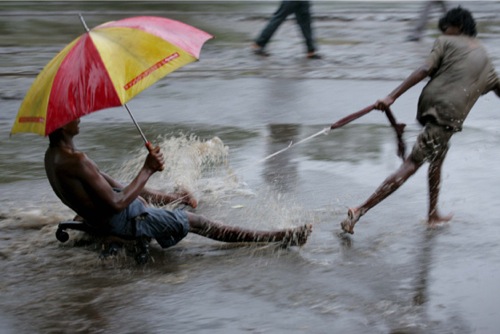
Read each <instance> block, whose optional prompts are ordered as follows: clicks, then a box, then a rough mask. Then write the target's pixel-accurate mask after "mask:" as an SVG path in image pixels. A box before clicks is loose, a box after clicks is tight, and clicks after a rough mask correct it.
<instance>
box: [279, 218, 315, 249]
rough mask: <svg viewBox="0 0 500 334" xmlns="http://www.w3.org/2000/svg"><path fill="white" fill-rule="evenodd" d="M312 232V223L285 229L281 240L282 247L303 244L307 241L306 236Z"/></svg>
mask: <svg viewBox="0 0 500 334" xmlns="http://www.w3.org/2000/svg"><path fill="white" fill-rule="evenodd" d="M311 233H312V225H311V224H305V225H303V226H299V227H296V228H293V229H290V230H288V231H287V233H286V235H285V237H284V238H283V240H282V241H281V244H282V246H283V247H289V246H299V247H300V246H303V245H305V243H306V242H307V238H309V236H310V235H311Z"/></svg>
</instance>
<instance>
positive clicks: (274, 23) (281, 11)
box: [254, 1, 297, 56]
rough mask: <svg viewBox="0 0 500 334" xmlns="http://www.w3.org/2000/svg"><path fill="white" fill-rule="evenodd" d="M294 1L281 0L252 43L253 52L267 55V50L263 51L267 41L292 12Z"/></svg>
mask: <svg viewBox="0 0 500 334" xmlns="http://www.w3.org/2000/svg"><path fill="white" fill-rule="evenodd" d="M296 5H297V4H296V1H282V2H281V4H280V6H279V8H278V10H277V11H276V12H275V13H274V14H273V16H272V17H271V19H270V20H269V22H268V23H267V25H266V26H265V27H264V29H263V30H262V32H261V33H260V35H259V36H258V37H257V39H256V40H255V43H254V52H255V53H256V54H259V55H263V56H267V55H269V54H268V53H267V52H265V51H263V50H264V48H265V47H266V45H267V43H268V42H269V40H270V39H271V37H272V36H273V34H274V33H275V32H276V30H277V29H278V28H279V26H280V25H281V24H282V23H283V22H284V21H285V20H286V18H287V17H288V16H289V15H290V14H292V13H293V12H294V10H295V6H296Z"/></svg>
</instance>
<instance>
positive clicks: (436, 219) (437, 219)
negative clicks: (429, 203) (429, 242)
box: [427, 212, 453, 227]
mask: <svg viewBox="0 0 500 334" xmlns="http://www.w3.org/2000/svg"><path fill="white" fill-rule="evenodd" d="M452 218H453V214H451V213H450V214H448V215H444V216H441V215H440V214H439V213H438V212H436V213H434V214H432V215H429V219H428V220H427V225H428V226H429V227H436V225H438V224H440V223H446V222H449V221H450V220H451V219H452Z"/></svg>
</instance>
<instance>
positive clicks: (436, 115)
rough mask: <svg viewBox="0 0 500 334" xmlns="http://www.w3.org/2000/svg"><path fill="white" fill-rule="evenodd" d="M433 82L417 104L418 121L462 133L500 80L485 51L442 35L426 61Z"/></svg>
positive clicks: (472, 41) (465, 40)
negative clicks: (481, 100) (476, 106)
mask: <svg viewBox="0 0 500 334" xmlns="http://www.w3.org/2000/svg"><path fill="white" fill-rule="evenodd" d="M427 64H428V65H430V71H429V75H430V77H431V80H430V81H429V82H428V83H427V85H426V86H425V87H424V89H423V90H422V93H421V94H420V98H419V101H418V113H417V119H418V121H419V122H420V123H421V124H425V123H427V122H428V121H429V120H432V121H433V122H435V123H437V124H439V125H442V126H446V127H449V128H451V129H452V130H453V131H461V130H462V124H463V122H464V120H465V118H466V117H467V115H468V114H469V111H470V110H471V108H472V106H473V105H474V104H475V103H476V101H477V99H478V98H479V96H481V95H482V94H486V93H488V92H489V91H491V90H492V89H493V88H494V87H495V86H496V85H497V83H498V76H497V74H496V73H495V69H494V68H493V65H492V64H491V61H490V59H489V57H488V54H487V52H486V50H485V49H484V47H483V46H482V45H481V44H480V43H479V41H478V40H477V39H475V38H472V37H468V36H465V35H460V36H447V35H442V36H440V37H438V38H437V39H436V41H435V42H434V46H433V48H432V51H431V53H430V55H429V56H428V58H427Z"/></svg>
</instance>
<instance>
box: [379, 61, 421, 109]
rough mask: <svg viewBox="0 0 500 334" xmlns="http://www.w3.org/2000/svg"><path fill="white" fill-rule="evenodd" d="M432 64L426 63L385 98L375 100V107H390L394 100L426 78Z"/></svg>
mask: <svg viewBox="0 0 500 334" xmlns="http://www.w3.org/2000/svg"><path fill="white" fill-rule="evenodd" d="M429 71H430V65H429V64H427V63H426V64H424V65H422V66H420V67H419V68H418V69H416V70H415V71H413V72H412V73H411V74H410V75H409V76H408V77H407V78H406V79H405V80H404V81H403V82H402V83H401V84H400V85H399V86H398V87H396V89H394V90H393V91H392V92H391V93H390V94H389V95H387V96H386V97H385V98H383V99H380V100H377V102H375V108H377V109H379V110H385V109H387V108H389V107H390V106H391V105H392V104H393V103H394V101H396V99H397V98H398V97H400V96H401V95H403V94H404V93H405V92H406V91H407V90H408V89H410V88H411V87H413V86H415V85H416V84H418V83H419V82H420V81H422V80H423V79H425V78H426V77H427V76H428V75H429Z"/></svg>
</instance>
